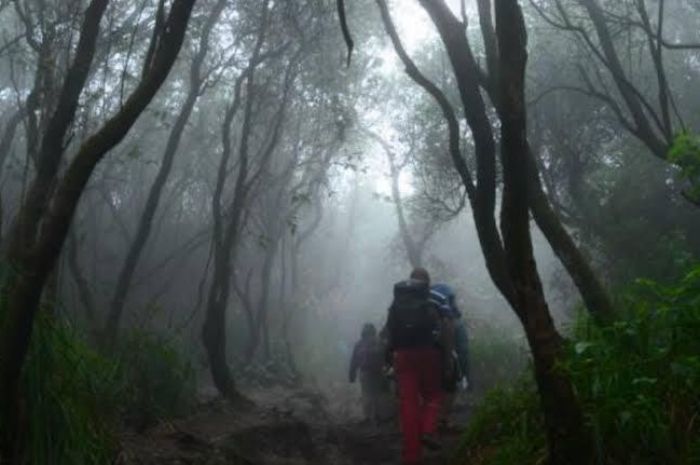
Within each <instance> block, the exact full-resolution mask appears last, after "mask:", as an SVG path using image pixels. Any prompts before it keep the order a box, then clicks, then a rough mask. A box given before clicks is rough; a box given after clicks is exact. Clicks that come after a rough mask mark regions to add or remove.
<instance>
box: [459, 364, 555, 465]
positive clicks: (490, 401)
mask: <svg viewBox="0 0 700 465" xmlns="http://www.w3.org/2000/svg"><path fill="white" fill-rule="evenodd" d="M542 428H543V419H542V414H541V412H540V408H539V401H538V399H537V393H536V392H535V387H534V383H533V381H532V378H531V377H529V376H528V377H521V378H520V379H519V380H517V381H516V382H515V383H512V384H511V385H508V386H499V387H496V388H494V389H492V390H491V391H490V392H489V393H488V394H487V395H486V396H485V397H484V399H483V401H482V403H481V405H480V407H479V409H478V410H477V411H476V412H475V414H474V417H473V418H472V420H471V422H470V424H469V429H468V430H467V432H466V434H465V437H464V440H463V442H462V444H461V445H460V447H459V448H458V450H457V453H456V454H455V455H454V457H455V460H454V463H456V464H467V463H469V464H472V463H473V464H479V463H489V464H493V465H507V464H516V463H518V464H527V463H537V462H538V460H539V459H540V458H542V457H543V456H544V455H545V446H546V444H545V442H544V435H542Z"/></svg>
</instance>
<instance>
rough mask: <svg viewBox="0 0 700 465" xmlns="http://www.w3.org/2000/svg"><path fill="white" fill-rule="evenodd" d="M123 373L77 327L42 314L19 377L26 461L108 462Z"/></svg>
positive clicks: (55, 462) (111, 451)
mask: <svg viewBox="0 0 700 465" xmlns="http://www.w3.org/2000/svg"><path fill="white" fill-rule="evenodd" d="M119 376H120V375H119V369H118V366H117V364H116V363H115V362H113V361H111V360H109V359H106V358H104V357H102V356H101V355H99V354H98V353H96V352H95V351H93V350H91V349H90V348H89V347H88V346H87V345H86V344H85V343H84V342H83V341H82V340H81V338H80V337H79V336H78V335H77V334H76V332H75V331H74V330H73V328H71V327H70V326H68V325H66V324H65V323H62V322H59V321H57V320H55V319H54V318H52V317H50V316H47V315H45V314H44V315H41V316H40V317H39V318H38V319H37V321H36V323H35V327H34V334H33V337H32V341H31V345H30V348H29V353H28V356H27V360H26V364H25V368H24V371H23V375H22V381H21V382H22V386H21V389H22V393H23V404H24V405H25V406H26V412H25V413H26V415H27V417H28V425H29V429H28V431H27V432H26V435H25V440H26V442H25V445H24V450H25V452H26V454H27V456H26V458H27V462H28V463H33V464H56V465H60V464H76V463H108V462H109V461H110V460H111V458H112V455H113V453H114V447H115V442H114V440H113V438H114V435H113V432H114V431H113V426H115V425H116V419H117V416H118V409H117V401H118V398H119V393H118V391H117V386H118V384H119V383H118V379H119ZM0 426H1V425H0Z"/></svg>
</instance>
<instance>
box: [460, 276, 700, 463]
mask: <svg viewBox="0 0 700 465" xmlns="http://www.w3.org/2000/svg"><path fill="white" fill-rule="evenodd" d="M623 309H624V312H625V315H624V318H622V319H621V320H620V321H618V322H617V323H615V324H614V325H612V326H610V327H607V328H599V327H596V326H595V325H593V324H592V323H591V322H590V321H589V320H588V319H585V318H584V319H582V321H581V322H580V323H579V324H578V326H577V327H576V329H575V331H574V335H573V338H572V341H571V342H570V343H569V344H568V346H567V350H566V354H565V357H564V360H563V361H562V363H561V365H560V369H562V370H565V372H566V373H568V374H569V375H570V376H571V379H572V380H573V382H574V386H575V388H576V390H577V393H578V396H579V399H580V401H581V404H582V407H583V410H584V414H585V417H586V419H587V422H588V425H589V427H590V429H591V431H592V433H593V436H594V441H595V444H596V454H597V461H598V463H615V464H635V465H646V464H649V465H651V464H661V463H663V464H691V463H700V439H698V438H700V434H698V433H700V426H698V424H697V423H698V422H697V417H698V415H699V414H700V355H699V354H700V267H696V268H695V269H694V270H693V271H691V272H690V273H688V274H687V275H686V277H685V278H684V279H682V280H681V281H680V282H679V283H677V284H675V285H672V286H664V285H660V284H657V283H654V282H651V281H640V282H638V283H637V285H636V286H635V288H634V289H633V290H632V291H631V292H630V293H629V294H628V295H627V296H626V297H625V301H624V304H623ZM537 405H538V402H537V396H536V394H535V389H534V387H533V386H532V384H531V383H529V384H528V383H524V382H520V383H518V384H516V385H514V386H513V387H511V388H499V389H496V390H494V391H492V392H491V393H490V394H489V395H488V396H487V397H486V398H485V399H484V402H483V403H482V405H481V406H480V407H479V409H478V410H477V412H476V413H475V417H474V420H473V422H472V424H471V426H470V428H469V431H468V432H467V434H466V436H465V438H464V443H463V445H462V447H461V449H460V454H459V455H458V458H459V459H458V460H455V462H454V463H456V464H465V463H485V464H516V463H517V464H534V463H538V460H540V459H541V458H542V457H543V456H544V450H545V449H544V446H545V443H544V431H543V425H542V418H541V416H540V414H539V408H538V406H537ZM469 460H471V461H469Z"/></svg>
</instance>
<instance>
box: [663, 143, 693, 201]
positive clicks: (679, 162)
mask: <svg viewBox="0 0 700 465" xmlns="http://www.w3.org/2000/svg"><path fill="white" fill-rule="evenodd" d="M668 161H670V162H671V163H673V164H674V165H676V166H678V167H679V168H680V170H681V171H680V174H681V179H684V180H685V181H688V182H689V183H690V189H689V190H688V191H687V195H688V196H689V197H690V198H691V199H692V200H693V201H695V202H700V137H697V136H694V135H692V134H690V133H688V132H682V133H680V134H678V135H677V136H676V138H675V139H674V141H673V145H672V146H671V148H670V150H669V152H668Z"/></svg>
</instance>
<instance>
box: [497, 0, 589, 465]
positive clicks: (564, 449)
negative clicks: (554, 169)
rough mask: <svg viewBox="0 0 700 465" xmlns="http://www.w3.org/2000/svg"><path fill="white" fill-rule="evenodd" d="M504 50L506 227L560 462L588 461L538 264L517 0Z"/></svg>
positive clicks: (502, 23) (500, 2)
mask: <svg viewBox="0 0 700 465" xmlns="http://www.w3.org/2000/svg"><path fill="white" fill-rule="evenodd" d="M496 32H497V36H498V47H499V52H500V73H499V74H500V76H499V77H500V94H501V96H502V100H501V105H500V112H499V118H500V120H501V151H502V154H501V157H502V165H503V204H502V210H501V227H502V231H503V242H504V245H505V249H506V256H507V259H508V269H509V272H510V275H511V278H512V280H513V283H514V287H515V291H516V303H517V305H516V307H515V310H516V313H517V314H518V316H519V318H520V320H521V321H522V323H523V327H524V328H525V333H526V335H527V339H528V342H529V345H530V349H531V351H532V355H533V360H534V364H535V379H536V381H537V386H538V389H539V393H540V398H541V399H542V408H543V411H544V417H545V424H546V427H547V436H548V445H549V459H550V463H552V464H553V465H577V464H580V465H587V464H589V463H590V462H591V459H592V448H591V441H590V437H589V435H588V433H587V431H586V427H585V423H584V418H583V414H582V412H581V409H580V405H579V403H578V401H577V399H576V395H575V393H574V388H573V385H572V383H571V380H570V379H569V378H567V377H566V375H564V374H563V373H561V372H560V371H559V369H558V367H557V362H558V361H559V360H560V358H561V357H562V355H563V353H562V338H561V337H560V336H559V334H558V332H557V330H556V328H555V326H554V322H553V321H552V318H551V316H550V313H549V309H548V307H547V302H546V300H545V296H544V291H543V289H542V283H541V281H540V277H539V273H538V272H537V268H536V265H535V256H534V252H533V247H532V237H531V235H530V219H529V209H530V202H529V200H528V196H529V194H530V193H531V191H530V189H529V182H530V176H529V175H528V174H527V173H528V172H529V171H531V170H532V169H533V167H534V165H533V164H531V163H530V154H529V146H528V142H527V132H526V111H525V91H524V89H525V67H526V63H527V52H526V48H527V46H526V42H527V34H526V30H525V21H524V18H523V16H522V11H521V9H520V6H519V5H518V2H517V0H496Z"/></svg>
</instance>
